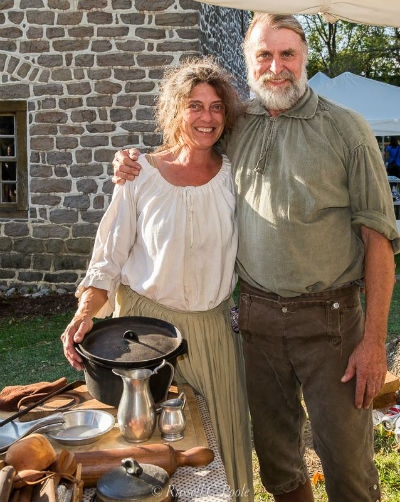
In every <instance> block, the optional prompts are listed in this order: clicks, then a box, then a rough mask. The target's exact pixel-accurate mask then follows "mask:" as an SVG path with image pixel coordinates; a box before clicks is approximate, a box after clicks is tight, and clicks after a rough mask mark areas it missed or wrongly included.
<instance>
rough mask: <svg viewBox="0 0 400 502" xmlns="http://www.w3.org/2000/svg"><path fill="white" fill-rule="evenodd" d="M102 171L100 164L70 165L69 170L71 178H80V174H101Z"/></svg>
mask: <svg viewBox="0 0 400 502" xmlns="http://www.w3.org/2000/svg"><path fill="white" fill-rule="evenodd" d="M103 171H104V169H103V166H102V164H85V165H84V166H82V165H72V166H71V168H70V171H69V172H70V174H71V176H72V177H73V178H82V176H93V177H95V176H101V175H102V174H103Z"/></svg>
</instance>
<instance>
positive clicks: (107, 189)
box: [102, 178, 115, 194]
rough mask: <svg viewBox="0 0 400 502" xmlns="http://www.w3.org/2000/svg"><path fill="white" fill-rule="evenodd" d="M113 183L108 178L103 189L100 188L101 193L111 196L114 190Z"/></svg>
mask: <svg viewBox="0 0 400 502" xmlns="http://www.w3.org/2000/svg"><path fill="white" fill-rule="evenodd" d="M114 187H115V185H114V183H113V182H112V181H111V178H108V179H107V180H106V181H105V182H104V183H103V187H102V192H103V193H108V194H112V193H113V190H114Z"/></svg>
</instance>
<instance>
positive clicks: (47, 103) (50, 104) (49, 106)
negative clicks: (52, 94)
mask: <svg viewBox="0 0 400 502" xmlns="http://www.w3.org/2000/svg"><path fill="white" fill-rule="evenodd" d="M37 104H38V105H39V109H41V110H54V108H56V107H57V102H56V99H55V98H42V99H41V100H40V101H39V100H38V101H37Z"/></svg>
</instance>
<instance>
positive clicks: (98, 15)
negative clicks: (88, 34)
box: [87, 10, 113, 24]
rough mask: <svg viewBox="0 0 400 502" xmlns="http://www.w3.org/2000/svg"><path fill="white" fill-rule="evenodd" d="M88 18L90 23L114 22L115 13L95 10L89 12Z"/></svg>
mask: <svg viewBox="0 0 400 502" xmlns="http://www.w3.org/2000/svg"><path fill="white" fill-rule="evenodd" d="M87 20H88V23H89V24H92V23H93V24H111V23H112V22H113V15H112V13H111V12H104V11H103V12H102V11H99V10H98V11H93V12H88V14H87Z"/></svg>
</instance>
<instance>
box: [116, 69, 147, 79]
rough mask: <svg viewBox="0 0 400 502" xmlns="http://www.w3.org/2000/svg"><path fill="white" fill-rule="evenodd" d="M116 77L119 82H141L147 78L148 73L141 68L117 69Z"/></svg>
mask: <svg viewBox="0 0 400 502" xmlns="http://www.w3.org/2000/svg"><path fill="white" fill-rule="evenodd" d="M114 77H115V78H116V79H117V80H129V81H130V80H141V79H143V78H145V77H146V72H145V71H144V70H141V69H139V68H130V69H126V68H115V70H114Z"/></svg>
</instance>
